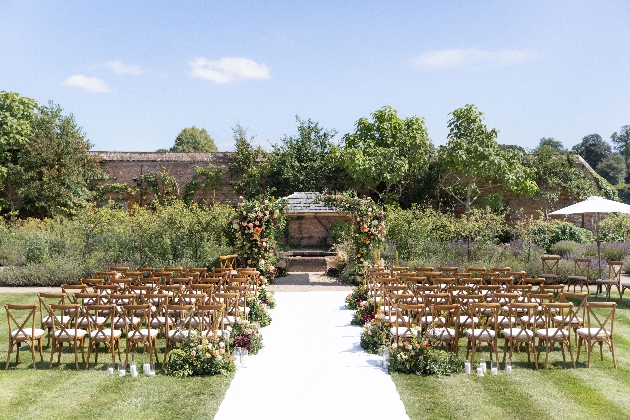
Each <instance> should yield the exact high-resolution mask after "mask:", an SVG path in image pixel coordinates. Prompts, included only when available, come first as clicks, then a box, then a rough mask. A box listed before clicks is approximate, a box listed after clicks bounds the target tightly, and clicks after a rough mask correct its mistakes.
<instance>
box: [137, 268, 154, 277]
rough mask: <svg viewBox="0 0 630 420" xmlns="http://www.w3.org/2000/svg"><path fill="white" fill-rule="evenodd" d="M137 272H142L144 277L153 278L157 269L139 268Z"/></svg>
mask: <svg viewBox="0 0 630 420" xmlns="http://www.w3.org/2000/svg"><path fill="white" fill-rule="evenodd" d="M136 271H139V272H141V273H142V275H143V276H144V277H153V273H154V272H155V268H153V267H137V268H136Z"/></svg>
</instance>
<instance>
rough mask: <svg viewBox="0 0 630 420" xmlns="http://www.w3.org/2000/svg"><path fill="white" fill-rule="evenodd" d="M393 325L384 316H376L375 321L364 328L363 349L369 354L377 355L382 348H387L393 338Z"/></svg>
mask: <svg viewBox="0 0 630 420" xmlns="http://www.w3.org/2000/svg"><path fill="white" fill-rule="evenodd" d="M391 325H392V324H391V322H389V320H388V319H387V317H386V316H385V315H384V314H382V313H379V314H376V316H375V317H374V319H372V320H371V321H370V322H368V323H366V324H365V325H364V326H363V331H362V332H361V347H362V348H363V349H364V350H365V351H366V352H368V353H371V354H376V353H377V352H378V350H379V349H380V348H382V347H383V346H387V345H388V344H389V341H390V338H391V332H390V328H391Z"/></svg>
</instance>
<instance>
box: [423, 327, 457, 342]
mask: <svg viewBox="0 0 630 420" xmlns="http://www.w3.org/2000/svg"><path fill="white" fill-rule="evenodd" d="M427 334H428V335H429V336H430V337H432V338H435V339H438V340H454V339H455V337H456V334H457V332H456V331H455V330H454V329H453V328H443V327H440V328H431V329H430V330H428V331H427Z"/></svg>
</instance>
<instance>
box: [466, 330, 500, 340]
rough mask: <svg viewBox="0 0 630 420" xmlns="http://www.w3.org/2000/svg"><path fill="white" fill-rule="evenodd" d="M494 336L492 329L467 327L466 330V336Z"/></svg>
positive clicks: (489, 337)
mask: <svg viewBox="0 0 630 420" xmlns="http://www.w3.org/2000/svg"><path fill="white" fill-rule="evenodd" d="M495 336H496V332H495V331H494V330H484V329H481V328H475V329H474V330H473V329H472V328H469V329H467V330H466V337H469V338H470V337H475V338H477V339H481V340H492V339H493V338H494V337H495Z"/></svg>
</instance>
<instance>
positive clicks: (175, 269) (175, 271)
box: [162, 267, 184, 277]
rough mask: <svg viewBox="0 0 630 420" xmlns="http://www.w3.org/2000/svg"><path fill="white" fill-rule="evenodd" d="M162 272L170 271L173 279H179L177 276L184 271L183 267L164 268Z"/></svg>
mask: <svg viewBox="0 0 630 420" xmlns="http://www.w3.org/2000/svg"><path fill="white" fill-rule="evenodd" d="M162 271H170V272H172V273H173V274H172V276H173V277H179V275H180V274H181V273H182V272H183V271H184V267H164V268H162Z"/></svg>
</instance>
